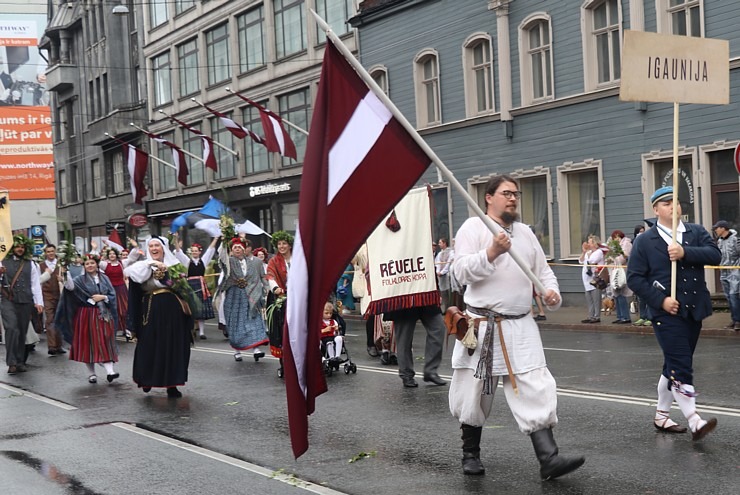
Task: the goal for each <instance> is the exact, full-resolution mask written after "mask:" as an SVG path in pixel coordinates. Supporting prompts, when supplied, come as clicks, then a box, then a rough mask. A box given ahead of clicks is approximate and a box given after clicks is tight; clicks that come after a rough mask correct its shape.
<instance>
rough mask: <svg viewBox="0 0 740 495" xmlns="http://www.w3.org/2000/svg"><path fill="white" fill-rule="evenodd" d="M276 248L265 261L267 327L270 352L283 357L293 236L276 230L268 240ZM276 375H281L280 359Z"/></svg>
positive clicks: (277, 356)
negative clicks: (268, 289) (272, 254)
mask: <svg viewBox="0 0 740 495" xmlns="http://www.w3.org/2000/svg"><path fill="white" fill-rule="evenodd" d="M270 242H271V243H272V245H273V247H274V248H275V249H276V250H277V254H275V255H274V256H273V257H272V258H270V261H268V262H267V283H268V284H269V286H270V292H269V293H268V294H267V307H268V310H267V314H268V316H267V327H268V333H269V335H270V353H271V354H272V355H273V356H275V357H276V358H279V359H282V357H283V323H284V322H285V303H286V300H285V297H286V296H287V293H288V273H289V272H290V260H291V257H292V254H293V236H292V235H291V234H290V233H288V232H286V231H284V230H278V231H277V232H274V233H273V234H272V239H271V240H270ZM278 375H280V376H282V361H280V370H279V371H278Z"/></svg>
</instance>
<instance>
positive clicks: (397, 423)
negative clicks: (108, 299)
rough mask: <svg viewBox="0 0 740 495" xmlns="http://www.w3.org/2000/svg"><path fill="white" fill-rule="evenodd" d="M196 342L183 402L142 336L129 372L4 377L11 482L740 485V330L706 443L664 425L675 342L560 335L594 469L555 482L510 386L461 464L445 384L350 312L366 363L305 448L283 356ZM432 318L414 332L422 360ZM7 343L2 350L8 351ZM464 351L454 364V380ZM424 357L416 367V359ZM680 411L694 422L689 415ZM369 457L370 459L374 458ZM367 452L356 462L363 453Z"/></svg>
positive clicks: (726, 346) (708, 366) (699, 383)
mask: <svg viewBox="0 0 740 495" xmlns="http://www.w3.org/2000/svg"><path fill="white" fill-rule="evenodd" d="M208 336H209V340H206V341H198V348H197V349H195V350H194V351H193V353H192V358H191V365H190V381H189V382H188V385H187V386H186V387H184V388H183V389H182V391H183V393H184V397H183V398H182V399H179V400H171V399H167V397H166V396H165V394H164V393H163V392H161V391H159V392H158V391H156V390H155V391H153V392H151V393H150V394H144V393H143V392H141V391H140V390H138V389H137V388H136V387H135V386H134V385H133V383H132V382H131V380H130V376H131V361H132V357H133V350H134V345H133V344H126V343H121V344H120V351H121V361H120V363H119V366H118V368H119V371H120V372H121V376H122V379H121V380H119V381H117V382H114V383H113V384H111V385H109V384H108V383H106V382H105V380H104V379H103V377H104V372H103V371H102V369H101V370H100V371H99V373H98V376H99V379H100V380H101V382H100V383H98V384H96V385H90V384H88V383H87V379H86V378H87V377H86V372H85V368H84V366H83V365H82V364H79V363H74V362H70V361H68V360H66V358H61V357H47V355H46V347H45V344H44V343H43V342H42V343H41V344H40V345H39V346H38V352H36V353H35V354H34V355H33V356H32V358H31V360H30V362H31V370H30V371H29V372H27V373H24V374H18V375H15V376H8V375H6V374H5V373H4V371H5V369H2V371H1V372H0V493H8V494H11V493H21V494H29V495H33V494H42V495H45V494H118V493H121V494H124V493H125V494H149V493H152V494H167V493H176V494H180V495H182V494H191V493H198V494H223V493H226V494H229V493H259V494H283V493H285V494H300V493H327V494H329V493H349V494H367V495H378V494H389V495H393V494H397V493H402V494H469V493H472V494H478V493H480V494H483V493H486V494H491V493H505V494H508V493H511V494H539V493H543V494H601V493H609V494H693V493H712V494H725V493H726V494H734V493H738V492H740V385H738V380H737V371H738V365H737V357H738V356H740V339H733V338H702V340H700V343H699V347H698V350H697V353H696V356H695V376H696V380H695V384H696V387H697V390H698V391H699V392H700V393H701V395H700V396H699V406H700V411H702V409H704V410H705V411H710V413H704V412H702V414H703V416H705V417H707V416H715V417H717V418H718V420H719V426H718V428H717V430H716V431H715V432H714V433H713V434H711V435H710V436H708V437H707V438H706V439H705V440H704V441H702V442H699V443H692V442H691V438H690V435H688V434H684V435H666V434H661V433H658V432H656V431H655V430H654V428H653V427H652V423H651V419H652V415H653V412H654V407H655V403H654V397H655V385H656V383H657V378H658V373H659V369H660V365H661V357H660V352H659V349H658V347H657V344H656V343H655V339H654V338H653V337H652V336H650V335H623V334H611V333H586V332H567V331H545V332H543V341H544V343H545V347H546V348H547V350H546V353H547V359H548V363H549V366H550V369H551V371H552V373H553V375H554V376H555V378H556V380H557V381H558V386H559V390H560V394H559V397H558V399H559V403H558V404H559V405H558V415H559V419H560V424H559V426H558V427H557V428H556V430H555V435H556V439H557V440H558V443H559V446H560V450H561V453H564V454H569V453H571V454H583V455H585V456H586V464H585V465H584V466H583V467H582V468H581V469H580V470H578V471H576V472H575V473H572V474H570V475H568V476H566V477H563V478H561V479H559V480H556V481H550V482H541V481H540V480H539V477H538V465H537V461H536V459H535V457H534V454H533V451H532V447H531V443H530V441H529V438H528V437H526V436H525V435H523V434H521V433H520V432H519V431H518V429H517V427H516V423H515V422H514V419H513V418H512V416H511V413H510V411H509V409H508V407H507V406H506V404H505V400H504V397H503V394H501V393H500V392H499V394H498V395H497V398H496V401H495V403H494V413H493V414H492V415H491V418H490V419H489V422H488V424H487V426H486V428H485V430H484V432H483V440H482V444H481V447H482V454H481V457H482V461H483V463H484V464H485V465H486V468H487V474H486V475H485V476H482V477H469V476H464V475H463V474H462V472H461V470H460V454H461V451H460V439H459V437H460V430H459V428H458V425H457V424H456V423H455V421H454V419H453V418H452V417H451V416H450V414H449V411H448V409H447V387H446V386H444V387H437V386H429V385H426V384H424V383H423V382H421V380H420V378H421V377H419V382H420V386H419V388H417V389H404V388H402V387H401V381H400V379H399V378H398V376H397V374H396V370H395V368H394V367H391V366H389V367H386V366H383V365H381V364H380V363H379V361H378V360H377V359H372V358H370V357H369V356H368V355H367V354H366V352H365V346H364V325H362V324H361V323H360V322H356V321H350V322H349V330H348V348H349V350H350V351H351V356H352V359H353V361H354V362H355V363H356V364H357V366H358V371H357V374H349V375H345V374H344V373H343V372H340V373H338V374H334V375H332V376H330V377H327V380H328V382H329V392H328V393H327V394H324V395H322V396H321V397H319V399H318V400H317V411H316V413H315V414H314V415H313V416H312V417H311V419H310V428H311V437H310V440H311V448H310V449H309V451H308V452H307V453H306V454H305V455H304V456H302V457H301V458H300V459H299V460H294V459H293V457H292V454H291V450H290V445H289V440H288V425H287V418H286V413H285V393H284V388H283V384H282V381H281V380H280V379H279V378H278V377H277V374H276V371H277V367H278V365H277V361H276V360H273V359H271V358H270V359H264V360H261V361H260V362H259V363H255V362H254V361H253V360H252V359H251V356H245V359H244V361H243V362H241V363H237V362H235V361H234V360H233V357H232V356H231V353H230V351H229V347H228V343H227V342H226V341H225V340H224V339H223V338H222V337H221V335H220V333H219V332H218V330H217V329H216V328H215V326H209V327H208ZM423 337H424V335H423V329H422V328H421V327H418V328H417V333H416V337H415V342H416V347H417V352H416V355H417V356H423V343H424V338H423ZM2 350H3V351H4V349H2ZM449 354H450V350H449V349H448V350H446V351H445V359H444V360H443V364H442V367H441V369H440V373H441V375H442V376H443V377H445V378H449V377H450V375H451V370H450V367H449V365H450V361H449ZM422 366H423V362H422V361H421V360H419V361H418V366H417V370H419V371H420V370H421V369H422ZM673 418H674V419H676V420H677V421H679V422H681V423H682V424H685V420H684V419H683V418H682V417H681V414H680V412H679V411H677V410H675V411H674V413H673ZM361 453H368V454H369V456H367V457H361ZM353 458H355V459H356V461H355V462H349V460H350V459H353Z"/></svg>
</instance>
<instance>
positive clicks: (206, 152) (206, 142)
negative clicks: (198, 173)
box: [169, 115, 218, 172]
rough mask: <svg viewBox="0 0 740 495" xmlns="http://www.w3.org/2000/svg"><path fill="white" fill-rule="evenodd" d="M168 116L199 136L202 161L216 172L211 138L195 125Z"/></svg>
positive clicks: (216, 166)
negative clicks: (201, 142)
mask: <svg viewBox="0 0 740 495" xmlns="http://www.w3.org/2000/svg"><path fill="white" fill-rule="evenodd" d="M169 118H170V120H172V121H173V122H177V124H178V125H179V126H180V127H182V128H184V129H187V130H189V131H190V132H192V133H193V134H195V135H196V136H200V138H201V140H202V141H203V162H204V163H205V164H206V167H208V168H210V169H211V170H213V171H214V172H218V165H217V164H216V154H215V153H214V152H213V139H211V138H209V137H208V136H206V135H205V134H203V133H202V132H200V131H199V130H198V129H196V128H195V127H190V126H189V125H188V124H186V123H185V122H183V121H182V120H178V119H176V118H175V117H172V116H171V115H170V116H169Z"/></svg>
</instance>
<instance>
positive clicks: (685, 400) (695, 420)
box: [671, 384, 707, 431]
mask: <svg viewBox="0 0 740 495" xmlns="http://www.w3.org/2000/svg"><path fill="white" fill-rule="evenodd" d="M680 387H681V390H682V391H679V388H678V386H677V385H675V384H674V385H673V388H672V389H671V391H672V392H673V398H674V399H676V403H677V404H678V407H680V408H681V412H682V413H683V415H684V416H685V417H686V419H688V420H689V428H691V431H696V430H698V429H699V428H702V427H703V426H704V425H705V424H707V422H706V421H704V420H703V419H701V416H699V414H698V413H697V412H696V399H695V398H694V397H689V395H693V394H694V393H695V391H694V386H693V385H685V384H681V386H680ZM686 394H689V395H686Z"/></svg>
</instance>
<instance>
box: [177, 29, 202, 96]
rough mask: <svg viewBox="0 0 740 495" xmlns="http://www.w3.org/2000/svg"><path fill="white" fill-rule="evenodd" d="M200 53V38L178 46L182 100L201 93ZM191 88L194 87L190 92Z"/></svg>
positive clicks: (178, 74) (178, 72) (178, 73)
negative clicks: (184, 97)
mask: <svg viewBox="0 0 740 495" xmlns="http://www.w3.org/2000/svg"><path fill="white" fill-rule="evenodd" d="M186 50H187V51H186ZM199 52H200V46H199V44H198V38H192V39H190V40H188V41H186V42H185V43H182V44H180V45H177V64H178V66H179V67H178V71H177V76H178V78H179V85H178V86H179V90H180V97H181V98H182V97H183V96H187V95H191V94H195V93H198V92H199V91H200V66H199V65H198V62H199V59H200V56H199V55H200V54H199ZM190 86H193V88H192V89H190V90H189V87H190Z"/></svg>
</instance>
